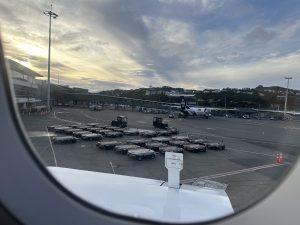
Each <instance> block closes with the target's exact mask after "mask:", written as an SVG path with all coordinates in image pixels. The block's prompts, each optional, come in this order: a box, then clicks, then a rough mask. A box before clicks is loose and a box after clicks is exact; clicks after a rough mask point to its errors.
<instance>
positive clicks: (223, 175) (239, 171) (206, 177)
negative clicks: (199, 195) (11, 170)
mask: <svg viewBox="0 0 300 225" xmlns="http://www.w3.org/2000/svg"><path fill="white" fill-rule="evenodd" d="M284 165H287V163H283V164H275V163H272V164H267V165H262V166H256V167H251V168H246V169H242V170H235V171H229V172H225V173H217V174H214V175H209V176H203V177H198V178H191V179H186V180H182V181H181V183H192V182H196V181H197V180H201V179H214V178H219V177H226V176H232V175H236V174H241V173H249V172H253V171H256V170H262V169H267V168H272V167H277V166H284Z"/></svg>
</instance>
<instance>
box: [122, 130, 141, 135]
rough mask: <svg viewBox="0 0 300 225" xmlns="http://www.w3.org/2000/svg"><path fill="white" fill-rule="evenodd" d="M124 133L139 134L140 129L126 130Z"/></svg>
mask: <svg viewBox="0 0 300 225" xmlns="http://www.w3.org/2000/svg"><path fill="white" fill-rule="evenodd" d="M123 134H124V135H127V136H137V135H139V130H138V129H129V130H124V131H123Z"/></svg>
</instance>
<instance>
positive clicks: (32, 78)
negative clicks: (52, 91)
mask: <svg viewBox="0 0 300 225" xmlns="http://www.w3.org/2000/svg"><path fill="white" fill-rule="evenodd" d="M8 65H9V68H10V73H11V77H12V84H13V87H14V92H15V100H16V102H17V104H18V106H19V108H20V110H29V109H30V108H31V107H32V106H34V105H36V104H37V103H39V102H41V100H40V99H39V98H38V95H37V91H38V85H37V83H36V78H37V77H43V76H42V75H40V74H38V73H36V72H34V71H33V70H31V69H29V68H27V67H25V66H23V65H21V64H19V63H17V62H15V61H13V60H10V59H8Z"/></svg>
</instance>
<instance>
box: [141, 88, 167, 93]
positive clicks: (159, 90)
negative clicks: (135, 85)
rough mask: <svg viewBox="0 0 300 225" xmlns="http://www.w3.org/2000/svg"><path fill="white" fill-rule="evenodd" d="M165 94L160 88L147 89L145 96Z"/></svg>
mask: <svg viewBox="0 0 300 225" xmlns="http://www.w3.org/2000/svg"><path fill="white" fill-rule="evenodd" d="M164 94H166V92H165V91H164V90H162V89H161V88H153V87H151V88H148V89H146V93H145V95H164Z"/></svg>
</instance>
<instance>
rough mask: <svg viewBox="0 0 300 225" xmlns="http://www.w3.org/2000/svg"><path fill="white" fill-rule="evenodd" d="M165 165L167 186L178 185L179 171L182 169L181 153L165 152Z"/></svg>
mask: <svg viewBox="0 0 300 225" xmlns="http://www.w3.org/2000/svg"><path fill="white" fill-rule="evenodd" d="M165 167H166V168H167V169H168V187H169V188H177V189H179V187H180V171H181V170H182V169H183V154H182V153H174V152H166V153H165Z"/></svg>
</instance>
